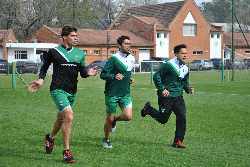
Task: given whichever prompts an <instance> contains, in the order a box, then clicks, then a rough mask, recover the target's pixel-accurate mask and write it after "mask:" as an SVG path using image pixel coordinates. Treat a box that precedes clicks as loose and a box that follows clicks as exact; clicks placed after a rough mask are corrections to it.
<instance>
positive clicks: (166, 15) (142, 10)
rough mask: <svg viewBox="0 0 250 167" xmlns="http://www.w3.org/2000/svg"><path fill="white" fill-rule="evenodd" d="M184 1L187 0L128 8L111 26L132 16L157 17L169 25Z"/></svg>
mask: <svg viewBox="0 0 250 167" xmlns="http://www.w3.org/2000/svg"><path fill="white" fill-rule="evenodd" d="M184 3H185V1H178V2H168V3H162V4H156V5H144V6H138V7H131V8H127V9H125V10H124V11H123V12H122V13H121V14H120V16H118V18H117V19H116V20H115V21H114V23H113V24H112V25H111V28H112V27H113V26H115V25H117V24H120V23H122V22H124V21H126V20H127V19H128V18H129V17H130V16H138V17H155V18H156V19H158V20H159V21H160V22H161V23H162V24H163V25H165V26H168V25H169V23H171V22H172V20H173V19H174V18H175V16H176V15H177V14H178V12H179V10H180V9H181V8H182V6H183V5H184Z"/></svg>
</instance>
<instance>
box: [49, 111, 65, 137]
mask: <svg viewBox="0 0 250 167" xmlns="http://www.w3.org/2000/svg"><path fill="white" fill-rule="evenodd" d="M63 115H64V113H63V112H59V113H58V114H57V119H56V121H55V123H54V126H53V129H52V132H51V134H50V135H51V137H52V138H54V137H55V136H56V134H57V133H58V131H59V130H60V129H61V127H62V124H63V117H64V116H63Z"/></svg>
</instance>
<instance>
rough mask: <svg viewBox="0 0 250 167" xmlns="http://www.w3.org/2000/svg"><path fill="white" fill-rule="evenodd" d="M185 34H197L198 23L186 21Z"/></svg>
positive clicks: (192, 35)
mask: <svg viewBox="0 0 250 167" xmlns="http://www.w3.org/2000/svg"><path fill="white" fill-rule="evenodd" d="M182 33H183V36H190V37H194V36H196V35H197V24H191V23H184V24H183V27H182Z"/></svg>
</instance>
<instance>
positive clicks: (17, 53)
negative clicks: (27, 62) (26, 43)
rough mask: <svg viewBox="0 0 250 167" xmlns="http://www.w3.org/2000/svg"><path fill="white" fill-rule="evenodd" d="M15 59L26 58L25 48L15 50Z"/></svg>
mask: <svg viewBox="0 0 250 167" xmlns="http://www.w3.org/2000/svg"><path fill="white" fill-rule="evenodd" d="M15 59H28V53H27V50H15Z"/></svg>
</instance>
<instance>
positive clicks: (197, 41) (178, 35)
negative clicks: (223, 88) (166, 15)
mask: <svg viewBox="0 0 250 167" xmlns="http://www.w3.org/2000/svg"><path fill="white" fill-rule="evenodd" d="M189 12H191V14H192V16H193V18H194V19H195V21H196V24H197V35H196V36H194V37H187V36H183V32H182V28H183V23H184V20H185V18H186V16H187V14H188V13H189ZM169 29H170V40H169V43H170V47H169V52H170V55H171V56H172V55H173V48H174V46H175V45H177V44H181V43H184V44H186V45H187V47H188V52H189V55H190V57H191V60H194V59H209V54H210V47H209V46H210V25H209V24H208V22H207V21H206V20H205V18H204V16H203V15H202V13H201V12H200V10H199V8H198V7H197V6H196V4H195V2H193V0H188V1H187V2H186V4H185V5H184V6H183V7H182V9H181V10H180V12H179V14H178V15H177V16H176V18H175V19H174V20H173V22H172V23H171V24H170V26H169ZM197 50H199V51H203V54H202V55H199V56H197V55H193V51H197Z"/></svg>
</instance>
